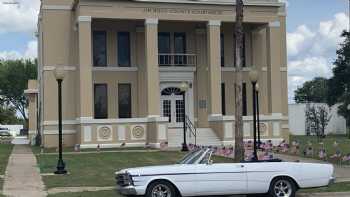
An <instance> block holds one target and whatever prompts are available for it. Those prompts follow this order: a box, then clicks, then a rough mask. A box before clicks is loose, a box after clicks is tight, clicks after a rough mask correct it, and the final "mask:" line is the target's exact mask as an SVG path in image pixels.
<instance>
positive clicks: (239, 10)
mask: <svg viewBox="0 0 350 197" xmlns="http://www.w3.org/2000/svg"><path fill="white" fill-rule="evenodd" d="M243 6H244V5H243V0H236V31H235V43H236V62H235V63H236V73H235V74H236V76H235V95H236V99H235V121H236V123H235V131H236V133H235V160H236V161H238V162H240V161H242V160H244V142H243V112H242V67H243V61H242V60H243V59H242V54H243Z"/></svg>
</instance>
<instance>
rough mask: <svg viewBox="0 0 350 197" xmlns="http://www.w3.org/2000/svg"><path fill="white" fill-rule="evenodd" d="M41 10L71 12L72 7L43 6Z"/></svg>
mask: <svg viewBox="0 0 350 197" xmlns="http://www.w3.org/2000/svg"><path fill="white" fill-rule="evenodd" d="M41 9H42V10H72V9H73V5H43V6H42V7H41Z"/></svg>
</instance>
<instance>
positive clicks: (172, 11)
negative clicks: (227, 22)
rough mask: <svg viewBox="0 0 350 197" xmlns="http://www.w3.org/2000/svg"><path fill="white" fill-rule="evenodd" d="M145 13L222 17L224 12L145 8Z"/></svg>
mask: <svg viewBox="0 0 350 197" xmlns="http://www.w3.org/2000/svg"><path fill="white" fill-rule="evenodd" d="M143 11H144V12H146V13H153V14H200V15H222V14H223V11H222V10H211V9H184V8H144V9H143Z"/></svg>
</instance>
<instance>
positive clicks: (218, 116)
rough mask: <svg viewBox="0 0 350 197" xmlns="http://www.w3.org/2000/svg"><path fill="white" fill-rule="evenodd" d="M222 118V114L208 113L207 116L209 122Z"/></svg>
mask: <svg viewBox="0 0 350 197" xmlns="http://www.w3.org/2000/svg"><path fill="white" fill-rule="evenodd" d="M222 120H223V116H222V114H209V116H208V121H209V122H212V121H222Z"/></svg>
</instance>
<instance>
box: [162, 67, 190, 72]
mask: <svg viewBox="0 0 350 197" xmlns="http://www.w3.org/2000/svg"><path fill="white" fill-rule="evenodd" d="M159 71H160V72H195V71H196V67H195V66H185V67H180V66H160V67H159Z"/></svg>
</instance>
